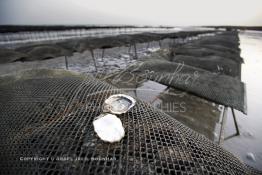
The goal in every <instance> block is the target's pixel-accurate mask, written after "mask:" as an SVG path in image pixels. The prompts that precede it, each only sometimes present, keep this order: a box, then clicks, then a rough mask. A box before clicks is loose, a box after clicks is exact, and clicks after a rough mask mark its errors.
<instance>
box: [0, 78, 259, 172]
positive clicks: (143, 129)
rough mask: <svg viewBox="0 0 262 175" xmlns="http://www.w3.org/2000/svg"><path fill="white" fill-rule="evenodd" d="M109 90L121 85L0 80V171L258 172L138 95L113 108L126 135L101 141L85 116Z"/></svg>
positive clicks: (69, 80)
mask: <svg viewBox="0 0 262 175" xmlns="http://www.w3.org/2000/svg"><path fill="white" fill-rule="evenodd" d="M116 93H120V90H118V89H116V88H114V87H113V86H111V85H109V84H107V83H104V82H101V81H99V80H97V79H94V78H90V77H88V78H86V79H85V80H83V79H81V78H77V77H71V78H70V77H64V78H41V79H27V80H19V81H16V82H13V83H7V84H5V85H2V86H1V88H0V117H1V122H0V138H1V139H0V148H1V149H0V157H1V159H0V172H1V173H0V174H241V175H242V174H259V172H256V171H255V170H253V169H252V168H249V167H248V166H246V165H245V164H243V163H242V162H241V161H240V160H239V159H238V158H236V157H234V156H233V155H232V154H231V153H229V152H227V151H225V150H224V149H222V148H221V147H219V146H217V145H215V144H213V143H212V142H210V141H209V140H208V139H207V138H205V137H204V136H202V135H199V134H197V133H196V132H194V131H192V130H191V129H189V128H187V127H186V126H184V125H182V124H181V123H179V122H178V121H177V120H175V119H173V118H171V117H169V116H168V115H166V114H165V113H163V112H161V111H158V110H157V109H155V108H153V107H152V106H150V105H148V104H147V103H144V102H141V101H139V100H137V103H136V105H135V106H134V107H133V108H132V109H130V111H128V112H127V113H125V114H121V115H118V117H119V118H120V119H121V121H122V123H123V126H124V128H125V137H124V138H123V139H122V140H121V141H120V142H117V143H112V144H110V143H106V142H103V141H102V140H100V139H99V138H98V137H97V136H96V134H95V132H94V128H93V125H92V122H93V119H94V117H96V116H98V115H99V114H100V113H101V111H102V106H101V105H102V104H103V102H104V100H105V99H106V98H107V97H109V96H110V95H112V94H116ZM121 93H123V92H121Z"/></svg>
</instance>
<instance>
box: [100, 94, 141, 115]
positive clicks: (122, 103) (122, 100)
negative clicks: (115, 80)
mask: <svg viewBox="0 0 262 175" xmlns="http://www.w3.org/2000/svg"><path fill="white" fill-rule="evenodd" d="M135 103H136V100H135V99H134V98H132V97H130V96H128V95H124V94H115V95H111V96H110V97H109V98H107V99H106V100H105V102H104V104H103V112H109V113H112V114H123V113H126V112H127V111H128V110H129V109H130V108H132V107H133V106H134V105H135Z"/></svg>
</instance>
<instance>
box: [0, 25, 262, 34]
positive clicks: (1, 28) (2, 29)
mask: <svg viewBox="0 0 262 175" xmlns="http://www.w3.org/2000/svg"><path fill="white" fill-rule="evenodd" d="M176 27H180V26H135V25H0V33H8V32H11V33H16V32H32V31H62V30H75V29H85V30H90V29H117V28H118V29H123V28H167V29H168V28H176ZM192 27H207V28H215V29H226V30H256V31H262V26H192Z"/></svg>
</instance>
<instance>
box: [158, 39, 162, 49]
mask: <svg viewBox="0 0 262 175" xmlns="http://www.w3.org/2000/svg"><path fill="white" fill-rule="evenodd" d="M158 44H159V48H160V49H161V48H162V43H161V41H160V40H159V41H158Z"/></svg>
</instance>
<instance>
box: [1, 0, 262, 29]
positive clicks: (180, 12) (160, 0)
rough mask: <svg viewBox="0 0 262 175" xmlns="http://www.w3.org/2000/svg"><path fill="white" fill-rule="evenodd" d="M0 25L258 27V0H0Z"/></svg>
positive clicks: (261, 20)
mask: <svg viewBox="0 0 262 175" xmlns="http://www.w3.org/2000/svg"><path fill="white" fill-rule="evenodd" d="M0 24H37V25H38V24H40V25H41V24H105V25H106V24H128V25H130V24H132V25H173V26H185V25H260V26H262V0H0Z"/></svg>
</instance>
